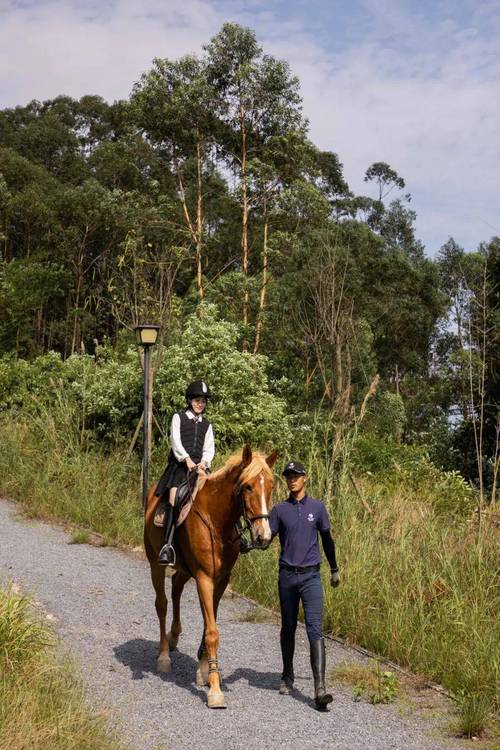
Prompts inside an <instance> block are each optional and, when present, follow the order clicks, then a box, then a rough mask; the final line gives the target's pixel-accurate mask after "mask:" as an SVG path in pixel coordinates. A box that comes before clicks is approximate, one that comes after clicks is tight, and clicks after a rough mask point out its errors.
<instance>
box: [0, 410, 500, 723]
mask: <svg viewBox="0 0 500 750" xmlns="http://www.w3.org/2000/svg"><path fill="white" fill-rule="evenodd" d="M0 442H1V443H2V447H3V448H2V451H0V490H1V491H3V493H4V494H9V495H10V496H12V497H15V498H16V499H18V500H20V501H22V503H23V505H24V507H25V508H26V509H27V511H28V512H29V513H30V514H32V515H39V516H43V517H58V518H63V519H65V520H70V521H72V522H74V523H76V524H79V525H81V526H84V527H86V528H89V529H92V530H94V531H98V532H100V533H102V534H104V535H105V536H107V537H108V538H109V540H110V541H115V542H121V543H126V544H137V543H138V542H139V540H140V538H141V526H142V521H141V517H140V512H139V487H138V481H137V478H138V475H139V465H138V462H137V461H136V460H135V459H132V460H129V459H127V457H126V455H125V453H122V452H120V451H115V452H112V453H110V454H103V453H102V452H101V451H98V450H96V449H92V448H89V447H87V448H85V449H83V448H82V446H81V439H80V436H79V435H78V434H76V435H75V434H74V430H73V428H72V420H71V415H67V416H65V417H64V418H63V419H62V420H61V415H59V417H58V419H57V421H55V420H54V417H53V415H51V414H49V413H44V414H39V415H38V416H36V417H34V418H32V419H31V420H30V421H29V422H28V421H26V420H25V419H20V420H18V421H17V423H14V422H13V421H12V418H10V417H8V416H5V417H4V419H3V421H2V422H0ZM308 445H309V447H307V446H306V445H305V443H304V444H303V446H302V449H301V451H299V453H300V457H301V458H303V459H304V460H305V461H306V462H307V465H308V466H309V467H310V469H311V479H310V493H311V494H313V495H315V496H316V497H322V498H324V500H325V502H326V504H327V507H328V509H329V513H330V517H331V520H332V526H333V531H334V536H335V538H336V541H337V548H338V559H339V565H340V570H341V586H340V587H339V588H338V589H335V590H332V589H330V588H329V586H328V580H327V577H326V572H327V571H326V570H325V571H324V573H325V616H324V627H325V630H326V631H329V632H331V633H334V634H337V635H340V636H343V637H346V638H347V639H349V640H350V641H352V642H357V643H359V644H362V645H364V646H365V647H367V648H369V649H371V650H373V651H374V652H376V653H378V654H381V655H384V656H386V657H389V658H391V659H394V660H395V661H398V662H399V663H401V664H402V665H405V666H407V667H409V668H410V669H412V670H414V671H416V672H418V673H420V674H422V675H424V676H427V677H428V678H431V679H433V680H436V681H439V682H441V683H442V684H443V685H445V686H446V687H447V688H448V689H449V691H450V692H451V693H452V694H453V695H454V697H455V698H456V701H457V708H458V712H459V717H460V731H461V732H462V733H463V734H464V735H467V736H472V735H474V734H478V733H480V732H481V730H482V728H483V727H484V726H485V724H486V723H487V721H488V717H489V716H490V715H491V714H492V713H493V712H494V711H495V709H497V708H498V706H499V703H500V701H499V695H498V684H499V683H498V677H499V661H500V657H499V644H500V629H499V618H498V612H499V604H500V598H499V590H498V572H499V556H498V539H497V538H496V537H495V533H496V532H495V529H494V527H493V526H489V527H488V526H487V525H484V527H483V530H482V533H481V535H480V536H478V534H477V524H476V521H475V516H474V514H473V501H474V498H473V494H472V492H471V490H470V488H468V487H467V486H466V485H465V483H464V482H463V481H462V480H461V479H460V477H458V476H457V475H454V474H444V473H443V472H439V471H438V470H437V469H436V468H435V467H433V466H432V464H430V462H428V460H427V459H426V458H425V456H424V457H422V456H421V455H420V454H418V455H417V454H414V453H412V452H411V451H409V452H407V455H406V454H404V453H402V454H401V456H400V457H397V460H396V459H394V460H392V459H391V460H392V463H391V461H389V462H386V464H387V465H388V466H389V469H387V467H386V470H384V471H383V470H378V469H377V470H376V471H375V469H374V471H373V473H371V474H370V472H365V473H364V475H363V472H362V471H361V469H360V467H359V466H358V472H357V487H358V490H357V491H356V490H355V489H354V487H353V484H352V481H351V478H350V476H351V475H350V471H351V469H352V467H353V466H355V463H353V462H354V458H355V456H354V452H355V449H354V441H353V437H352V434H351V435H349V434H346V435H343V436H341V439H340V440H337V441H336V442H335V441H333V442H332V441H331V440H329V439H328V436H325V435H323V436H321V435H316V434H314V433H313V434H312V435H310V436H309V440H308ZM332 445H333V449H332V447H331V446H332ZM297 455H298V454H297ZM405 462H406V463H405ZM361 464H363V465H369V460H368V458H367V456H366V455H365V454H363V456H362V460H361ZM370 465H371V464H370ZM157 468H158V469H159V466H158V467H157ZM157 473H158V471H156V474H157ZM156 474H155V471H153V472H152V476H154V475H156ZM359 490H361V492H362V495H363V497H364V499H365V500H366V503H365V504H363V503H362V502H361V500H360V497H359V495H358V491H359ZM280 495H281V496H282V497H284V496H285V495H286V489H285V487H284V485H282V486H281V487H280V488H279V489H278V490H277V491H276V498H279V497H280ZM367 504H368V505H369V507H370V509H371V511H372V512H371V513H369V512H368V511H367V508H366V505H367ZM278 553H279V550H278V545H277V544H273V545H272V547H271V549H270V550H269V551H268V552H266V553H252V554H251V555H246V556H245V557H243V558H241V559H240V561H239V563H238V565H237V567H236V569H235V573H234V575H233V579H232V585H233V586H234V587H235V588H236V589H238V590H240V591H241V592H242V593H245V594H247V595H249V596H251V597H253V598H255V599H256V600H258V601H259V602H261V603H262V604H265V605H268V606H271V607H276V606H277V575H276V573H277V562H278Z"/></svg>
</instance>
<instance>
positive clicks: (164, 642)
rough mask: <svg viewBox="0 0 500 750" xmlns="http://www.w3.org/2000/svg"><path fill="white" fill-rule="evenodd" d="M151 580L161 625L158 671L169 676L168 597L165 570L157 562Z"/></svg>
mask: <svg viewBox="0 0 500 750" xmlns="http://www.w3.org/2000/svg"><path fill="white" fill-rule="evenodd" d="M151 580H152V581H153V586H154V589H155V592H156V599H155V607H156V614H157V615H158V622H159V624H160V649H159V654H158V658H157V660H156V671H157V672H162V673H164V674H168V673H169V672H171V671H172V664H171V661H170V648H169V643H168V638H167V635H166V632H165V619H166V617H167V597H166V595H165V568H164V567H162V566H161V565H158V564H157V563H156V562H154V563H151Z"/></svg>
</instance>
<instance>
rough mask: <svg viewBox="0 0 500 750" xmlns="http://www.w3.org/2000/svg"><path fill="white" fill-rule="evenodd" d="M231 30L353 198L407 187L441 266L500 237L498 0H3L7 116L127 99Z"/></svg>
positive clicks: (0, 54) (1, 85)
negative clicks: (254, 48)
mask: <svg viewBox="0 0 500 750" xmlns="http://www.w3.org/2000/svg"><path fill="white" fill-rule="evenodd" d="M226 20H230V21H236V22H239V23H242V24H244V25H247V26H250V27H251V28H253V29H254V30H255V31H256V32H257V35H258V37H259V40H260V42H261V44H262V45H263V46H264V48H265V50H266V51H267V52H269V53H270V54H273V55H275V56H277V57H280V58H285V59H286V60H288V62H289V63H290V65H291V67H292V70H293V71H294V72H295V73H296V74H297V75H298V76H299V78H300V80H301V84H302V94H303V97H304V111H305V114H306V115H307V117H308V118H309V121H310V134H311V138H312V140H313V141H314V142H315V143H316V144H317V145H318V146H320V147H321V148H323V149H328V150H332V151H335V152H337V153H338V154H339V157H340V160H341V161H342V163H343V165H344V172H345V175H346V178H347V180H348V182H349V185H350V187H351V189H352V190H354V191H355V192H357V193H362V194H366V193H367V192H369V191H368V190H367V186H366V185H365V184H364V183H363V175H364V172H365V170H366V168H367V167H368V166H369V165H370V164H371V163H372V162H374V161H386V162H388V163H389V164H390V165H391V166H392V167H393V168H395V169H396V170H397V171H398V172H399V173H400V174H401V175H402V176H403V177H404V179H405V180H406V185H407V188H406V189H407V190H408V191H409V192H411V194H412V196H413V201H412V205H413V208H414V210H415V211H416V212H417V214H418V219H417V233H418V236H419V237H420V238H421V239H422V240H423V242H424V243H425V245H426V249H427V253H428V254H429V255H434V254H435V253H436V251H437V250H438V249H439V247H440V246H441V245H442V244H443V243H444V242H445V241H446V240H447V238H448V237H449V236H450V235H453V236H454V237H455V239H456V240H457V241H458V242H459V243H460V244H462V245H464V247H465V248H466V249H468V250H472V249H475V247H476V246H477V244H478V243H479V242H480V241H481V240H488V239H489V238H490V237H491V236H492V235H494V234H500V0H494V1H493V0H485V1H484V2H482V1H481V0H476V2H472V0H456V1H455V2H452V1H451V0H445V1H443V2H441V1H440V0H435V1H434V2H431V1H430V0H421V1H420V2H416V1H413V2H404V0H402V1H399V2H397V1H396V0H356V1H352V2H347V1H346V0H331V2H327V0H309V1H308V2H306V1H305V0H288V1H287V2H284V0H266V1H265V0H247V1H246V2H243V0H233V1H230V0H183V2H182V3H179V2H174V1H173V0H140V1H139V2H138V0H109V1H108V2H106V0H99V1H97V0H22V1H14V0H0V107H7V106H15V105H16V104H25V103H26V102H28V101H29V100H30V99H33V98H37V99H46V98H50V97H54V96H57V95H58V94H62V93H65V94H68V95H70V96H74V97H79V96H82V95H83V94H86V93H96V94H100V95H101V96H103V97H105V98H106V99H108V100H113V99H117V98H121V97H126V96H128V94H129V92H130V89H131V86H132V84H133V82H134V81H136V80H137V79H138V78H139V77H140V74H141V73H142V72H143V71H145V70H147V69H148V68H149V66H150V63H151V60H152V58H153V57H156V56H158V57H177V56H179V55H182V54H185V53H188V52H200V51H201V47H202V45H203V44H204V43H206V42H207V41H208V40H209V38H210V37H211V36H212V35H213V34H215V33H216V32H217V31H218V29H219V28H220V26H221V25H222V23H223V22H224V21H226Z"/></svg>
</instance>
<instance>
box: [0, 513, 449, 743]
mask: <svg viewBox="0 0 500 750" xmlns="http://www.w3.org/2000/svg"><path fill="white" fill-rule="evenodd" d="M68 541H69V537H68V535H67V534H66V533H65V532H64V531H62V530H61V529H59V528H53V527H52V526H50V525H47V524H42V523H38V522H27V521H26V520H24V519H22V518H19V517H17V516H16V506H15V505H13V504H11V503H8V502H6V501H1V502H0V575H1V578H2V582H5V580H9V579H10V580H13V581H16V582H17V583H18V584H20V585H21V586H22V587H23V589H25V590H28V591H29V592H31V593H33V595H34V597H35V598H36V599H37V600H39V601H40V602H41V603H42V604H43V606H44V607H45V609H46V611H47V612H48V613H51V615H53V616H54V618H55V623H56V627H57V630H58V632H59V634H60V635H61V637H62V639H63V640H64V642H65V644H66V645H67V646H69V647H70V649H71V651H72V653H73V655H74V656H75V657H76V659H77V662H78V663H80V666H81V672H82V674H83V677H84V679H85V682H86V684H87V685H88V688H89V692H90V693H91V695H93V696H95V697H96V698H97V700H98V701H99V703H102V704H103V705H105V706H107V707H108V708H109V709H110V711H111V713H112V715H113V717H114V718H116V720H117V721H118V723H119V725H120V726H121V727H122V736H123V738H124V739H125V740H127V741H128V742H129V743H130V746H131V748H133V749H134V750H158V748H168V750H181V748H193V747H196V746H198V745H199V746H200V747H202V748H203V750H212V748H213V750H236V749H237V748H244V749H245V750H253V749H254V748H255V749H257V748H262V747H263V748H266V750H284V749H286V748H292V747H293V748H294V749H295V750H296V749H297V748H300V749H301V750H307V749H308V748H315V750H316V749H317V748H328V750H365V748H366V750H368V749H369V750H392V749H394V750H396V749H397V750H410V749H411V750H440V749H442V748H449V747H460V746H461V747H463V744H462V743H457V742H452V741H447V740H446V739H444V738H439V736H438V735H437V734H436V730H435V727H433V726H432V725H431V724H428V723H427V722H424V721H423V720H422V719H421V718H419V717H418V716H416V715H411V714H410V715H406V716H405V715H404V714H405V713H408V712H405V711H402V709H401V706H398V705H395V704H390V705H387V706H372V705H370V704H368V703H365V702H359V703H356V702H354V701H353V698H352V693H351V690H350V689H349V688H345V687H342V686H340V685H334V686H333V688H332V690H333V694H334V702H333V704H332V707H331V709H330V711H329V712H328V713H326V714H325V713H319V712H317V711H315V710H314V708H313V702H312V700H311V692H312V680H311V674H310V666H309V656H308V648H307V644H306V641H305V632H304V630H303V629H302V628H300V630H299V632H298V638H297V657H296V675H297V681H296V685H297V690H296V692H295V695H294V697H283V696H280V695H278V693H277V690H276V688H277V686H278V683H279V672H280V654H279V629H278V626H277V625H276V624H274V623H271V622H264V623H253V622H248V621H245V617H247V616H248V611H249V609H250V608H251V607H252V605H251V604H248V603H247V602H245V601H243V600H241V599H238V598H229V597H226V598H224V600H223V601H222V603H221V607H220V613H219V624H220V630H221V648H220V652H219V655H220V660H219V663H220V665H221V668H222V674H223V689H224V691H225V694H226V700H227V704H228V708H227V710H226V711H210V710H209V709H207V707H206V693H205V689H202V688H197V687H196V685H195V683H194V676H195V671H196V651H197V647H198V644H199V640H200V635H201V630H202V622H201V615H200V611H199V606H198V600H197V596H196V590H195V587H194V586H193V585H192V584H189V585H188V586H187V587H186V589H185V592H184V596H183V626H184V633H183V635H182V636H181V639H180V642H179V650H178V651H176V652H174V653H173V655H172V661H173V673H172V674H171V675H167V676H160V675H157V674H156V673H155V658H156V653H157V620H156V613H155V610H154V604H153V594H152V588H151V586H150V581H149V571H148V569H147V566H146V564H145V563H144V562H143V561H142V560H140V559H137V558H135V557H134V556H133V555H130V554H127V553H125V552H121V551H118V550H114V549H107V548H96V547H91V546H87V545H70V544H68ZM254 554H258V553H254ZM168 585H169V584H168ZM327 658H328V665H329V666H333V665H334V664H336V663H339V662H341V661H345V660H346V659H348V660H352V661H362V657H361V656H359V655H358V654H356V653H355V652H350V651H349V650H347V649H344V648H343V647H342V646H340V645H337V644H335V643H329V644H328V656H327ZM402 714H403V715H402ZM96 750H97V749H96Z"/></svg>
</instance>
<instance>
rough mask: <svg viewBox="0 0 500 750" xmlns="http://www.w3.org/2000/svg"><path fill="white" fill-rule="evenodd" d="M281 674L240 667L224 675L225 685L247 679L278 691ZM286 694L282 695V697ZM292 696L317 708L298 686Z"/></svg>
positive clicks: (267, 688)
mask: <svg viewBox="0 0 500 750" xmlns="http://www.w3.org/2000/svg"><path fill="white" fill-rule="evenodd" d="M280 679H281V674H280V673H279V672H258V671H257V670H255V669H249V668H247V667H238V669H235V670H234V672H233V673H232V674H230V675H228V676H227V677H223V686H225V685H231V684H233V683H235V682H238V681H239V680H246V681H247V682H248V684H249V685H251V686H252V687H255V688H257V689H258V690H271V691H272V692H273V693H276V694H277V692H278V687H279V684H280ZM281 697H283V700H285V697H284V696H280V698H281ZM289 697H290V698H293V699H294V700H296V701H299V703H304V704H306V705H307V706H309V707H310V708H316V704H315V703H314V700H313V699H312V698H310V697H309V696H307V695H304V693H302V692H301V691H300V690H299V689H298V688H297V687H294V689H293V690H292V692H291V695H290V696H289Z"/></svg>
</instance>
